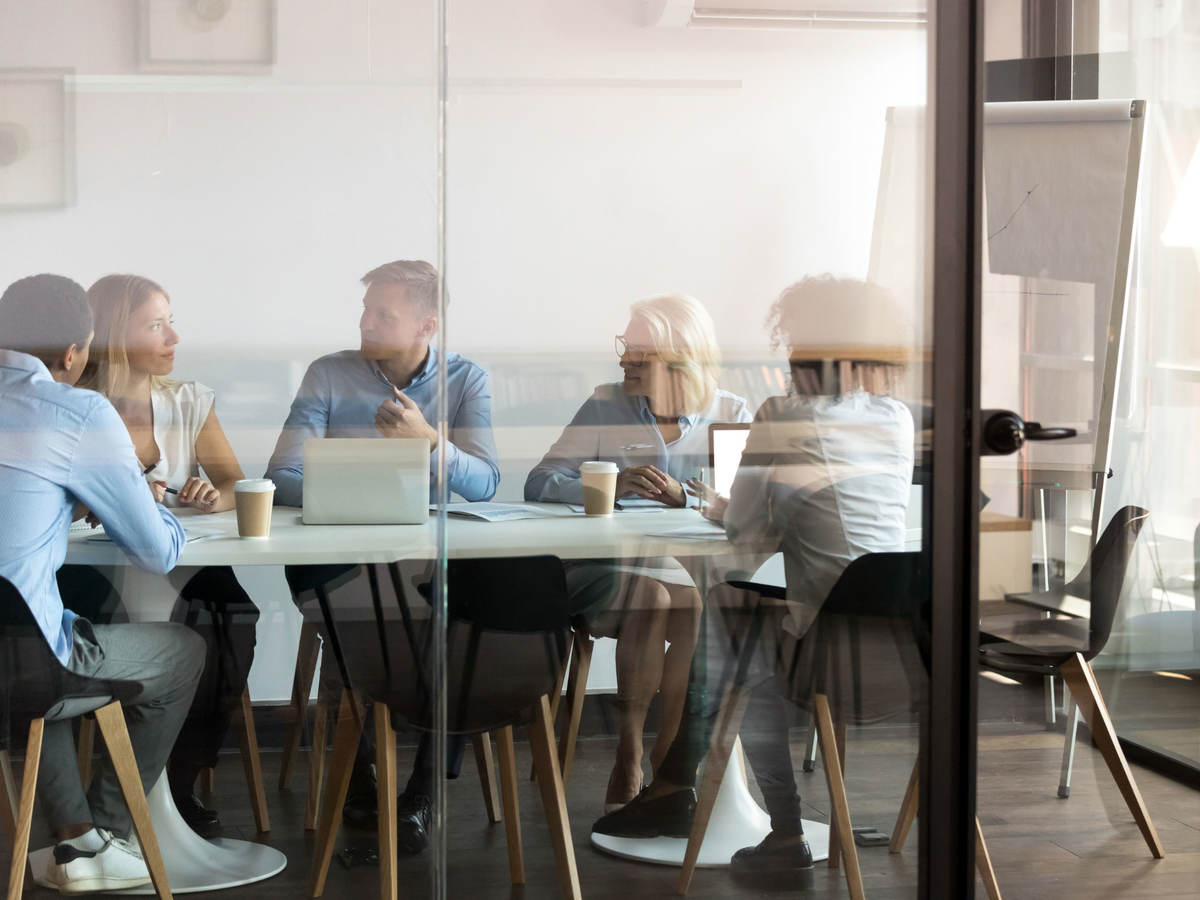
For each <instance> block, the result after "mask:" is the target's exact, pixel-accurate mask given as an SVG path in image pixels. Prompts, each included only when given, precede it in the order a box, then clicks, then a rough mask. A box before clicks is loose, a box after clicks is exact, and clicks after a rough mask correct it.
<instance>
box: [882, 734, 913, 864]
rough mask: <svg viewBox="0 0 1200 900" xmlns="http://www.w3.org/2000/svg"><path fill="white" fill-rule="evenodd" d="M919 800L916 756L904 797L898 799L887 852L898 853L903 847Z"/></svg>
mask: <svg viewBox="0 0 1200 900" xmlns="http://www.w3.org/2000/svg"><path fill="white" fill-rule="evenodd" d="M920 801H921V760H920V758H919V757H918V758H917V760H916V761H915V762H914V763H913V769H912V774H911V775H909V776H908V787H907V788H905V790H904V799H903V800H902V801H900V814H899V815H898V816H896V824H895V826H893V828H892V840H891V842H890V843H889V844H888V853H899V852H900V851H901V850H903V849H904V842H905V841H906V840H907V839H908V830H909V829H910V828H912V823H913V819H915V818H916V817H917V805H918V804H919V803H920Z"/></svg>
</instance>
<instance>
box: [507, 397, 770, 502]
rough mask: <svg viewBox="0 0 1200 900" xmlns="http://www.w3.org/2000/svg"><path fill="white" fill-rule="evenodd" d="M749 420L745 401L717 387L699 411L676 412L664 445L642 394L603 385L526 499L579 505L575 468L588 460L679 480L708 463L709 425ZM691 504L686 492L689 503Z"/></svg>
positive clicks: (532, 480) (541, 467)
mask: <svg viewBox="0 0 1200 900" xmlns="http://www.w3.org/2000/svg"><path fill="white" fill-rule="evenodd" d="M750 418H751V416H750V411H749V410H748V409H747V408H746V401H745V400H743V399H742V398H741V397H738V396H737V395H736V394H731V393H729V392H728V391H721V390H719V391H717V392H716V395H715V396H714V397H713V401H712V404H711V405H710V406H709V407H708V409H706V410H705V411H704V412H702V413H693V414H691V415H686V416H680V418H679V429H680V435H679V439H678V440H675V441H672V442H671V443H669V444H668V443H667V442H666V441H664V440H663V436H662V433H661V432H660V431H659V430H658V426H657V425H655V423H654V414H653V413H652V412H650V404H649V403H647V402H646V398H645V397H631V396H628V395H627V394H626V393H625V391H624V390H622V388H621V385H620V384H619V383H617V384H602V385H600V386H599V387H598V388H596V391H595V393H593V394H592V396H591V397H589V398H588V399H587V400H586V401H585V402H584V404H583V406H581V407H579V411H578V412H576V413H575V417H574V418H573V419H571V423H570V424H569V425H567V427H566V428H564V429H563V433H562V435H561V436H560V437H559V439H558V440H557V441H555V442H554V446H552V447H551V448H550V449H549V451H547V453H546V455H545V456H544V457H543V458H542V461H541V462H540V463H538V464H537V465H536V466H535V467H534V469H533V471H532V472H530V473H529V477H528V478H527V479H526V481H525V499H526V500H545V501H548V502H556V503H577V504H578V503H582V502H583V485H582V483H581V482H580V480H579V466H580V464H581V463H583V462H586V461H588V460H603V461H607V462H614V463H616V464H617V468H618V469H627V468H629V467H630V466H655V467H657V468H658V469H660V470H662V471H663V472H666V473H667V474H668V475H670V476H671V477H672V478H674V479H675V480H676V481H678V482H680V483H683V482H685V481H687V480H688V479H689V478H695V477H697V475H698V474H699V469H700V468H701V467H703V466H707V465H708V426H709V425H711V424H712V423H714V422H749V421H750ZM695 503H696V500H695V498H694V497H691V496H690V495H689V496H688V504H689V505H695Z"/></svg>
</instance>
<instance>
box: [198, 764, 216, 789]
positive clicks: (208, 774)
mask: <svg viewBox="0 0 1200 900" xmlns="http://www.w3.org/2000/svg"><path fill="white" fill-rule="evenodd" d="M216 780H217V772H216V770H215V769H213V768H212V767H210V766H205V767H204V768H203V769H201V770H200V780H199V785H198V786H199V788H200V793H202V794H211V793H212V792H213V784H214V782H215V781H216Z"/></svg>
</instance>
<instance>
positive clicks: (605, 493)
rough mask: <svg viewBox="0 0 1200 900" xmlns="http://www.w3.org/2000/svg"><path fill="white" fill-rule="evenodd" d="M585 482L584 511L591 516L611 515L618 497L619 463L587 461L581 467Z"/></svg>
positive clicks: (580, 471)
mask: <svg viewBox="0 0 1200 900" xmlns="http://www.w3.org/2000/svg"><path fill="white" fill-rule="evenodd" d="M579 476H580V481H582V482H583V511H584V512H585V513H587V514H588V515H589V516H611V515H612V511H613V503H614V502H615V501H616V499H617V464H616V463H612V462H595V461H593V462H585V463H583V465H581V466H580V467H579Z"/></svg>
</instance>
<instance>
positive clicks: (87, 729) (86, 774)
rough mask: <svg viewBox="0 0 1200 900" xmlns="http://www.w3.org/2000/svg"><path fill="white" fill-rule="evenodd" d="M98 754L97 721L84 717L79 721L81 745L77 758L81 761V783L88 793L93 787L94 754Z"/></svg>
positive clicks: (79, 745) (77, 751)
mask: <svg viewBox="0 0 1200 900" xmlns="http://www.w3.org/2000/svg"><path fill="white" fill-rule="evenodd" d="M95 752H96V720H95V719H93V718H92V717H91V716H84V717H83V718H81V719H80V720H79V744H78V746H77V747H76V751H75V753H76V757H77V759H78V761H79V781H80V783H81V784H82V785H83V790H84V791H85V792H86V791H87V789H88V788H90V787H91V786H92V754H94V753H95Z"/></svg>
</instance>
